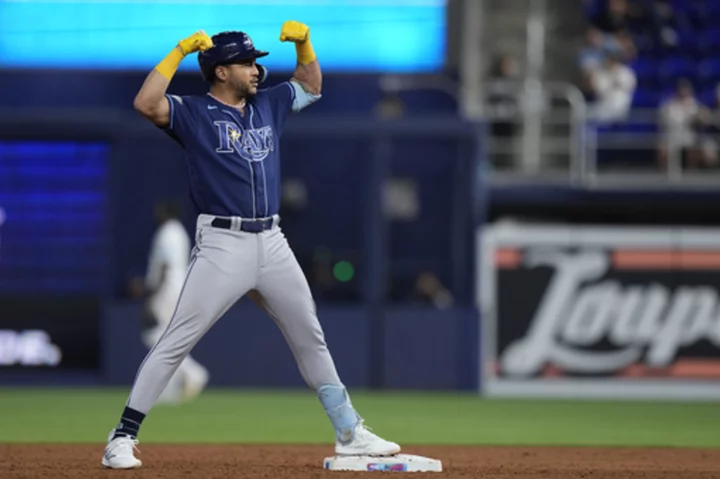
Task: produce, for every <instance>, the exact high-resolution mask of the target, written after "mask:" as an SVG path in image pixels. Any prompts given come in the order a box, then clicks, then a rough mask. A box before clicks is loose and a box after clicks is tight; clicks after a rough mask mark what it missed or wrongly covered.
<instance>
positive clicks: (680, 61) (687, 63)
mask: <svg viewBox="0 0 720 479" xmlns="http://www.w3.org/2000/svg"><path fill="white" fill-rule="evenodd" d="M697 70H698V69H697V64H696V63H695V62H694V61H692V60H690V59H688V58H684V57H670V58H667V59H665V60H662V61H661V62H660V66H659V67H658V76H659V77H660V79H661V80H662V81H664V82H667V81H668V80H670V81H675V80H677V79H679V78H687V79H689V80H695V79H696V78H697Z"/></svg>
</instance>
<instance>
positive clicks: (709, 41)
mask: <svg viewBox="0 0 720 479" xmlns="http://www.w3.org/2000/svg"><path fill="white" fill-rule="evenodd" d="M702 41H703V42H704V45H705V47H706V48H718V47H720V27H717V26H715V27H712V28H710V29H708V30H705V32H704V33H703V34H702Z"/></svg>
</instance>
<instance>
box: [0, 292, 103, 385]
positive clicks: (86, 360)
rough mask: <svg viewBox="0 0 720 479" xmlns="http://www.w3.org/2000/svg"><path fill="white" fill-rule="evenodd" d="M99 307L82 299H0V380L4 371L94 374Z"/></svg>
mask: <svg viewBox="0 0 720 479" xmlns="http://www.w3.org/2000/svg"><path fill="white" fill-rule="evenodd" d="M99 367H100V305H99V302H98V301H97V300H95V299H85V298H70V297H61V298H45V297H40V298H30V297H26V298H20V297H0V374H2V372H3V371H8V370H40V369H61V370H76V371H80V370H85V371H89V370H96V369H99Z"/></svg>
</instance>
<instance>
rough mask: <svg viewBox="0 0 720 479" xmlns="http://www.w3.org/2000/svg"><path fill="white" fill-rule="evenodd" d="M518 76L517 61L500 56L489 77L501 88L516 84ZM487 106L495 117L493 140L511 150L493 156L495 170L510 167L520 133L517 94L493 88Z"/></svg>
mask: <svg viewBox="0 0 720 479" xmlns="http://www.w3.org/2000/svg"><path fill="white" fill-rule="evenodd" d="M519 74H520V68H519V66H518V62H517V61H516V60H515V58H514V57H513V56H512V55H509V54H501V55H498V56H497V57H496V58H495V60H494V61H493V63H492V65H491V67H490V70H489V75H488V77H489V79H490V82H492V83H496V82H497V83H496V84H500V83H502V82H512V81H516V80H517V79H518V77H519ZM488 106H489V108H490V112H491V117H492V122H491V124H490V133H491V135H492V138H493V139H495V140H496V141H498V142H499V143H500V144H501V145H503V146H504V147H507V148H510V151H503V152H501V153H497V154H492V155H491V158H490V160H491V162H492V164H493V165H494V166H510V165H511V164H512V160H513V158H514V154H513V151H514V150H513V148H514V145H515V143H514V140H515V138H516V136H517V132H518V121H519V119H518V98H517V93H515V92H513V91H505V90H503V89H502V88H497V89H495V88H493V87H492V86H491V87H490V92H489V94H488Z"/></svg>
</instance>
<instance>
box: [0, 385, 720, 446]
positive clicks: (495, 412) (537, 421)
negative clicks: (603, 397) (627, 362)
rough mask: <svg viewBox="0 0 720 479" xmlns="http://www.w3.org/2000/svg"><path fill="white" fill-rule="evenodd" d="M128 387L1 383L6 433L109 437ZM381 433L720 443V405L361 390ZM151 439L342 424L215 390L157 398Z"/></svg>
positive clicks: (299, 407) (251, 438)
mask: <svg viewBox="0 0 720 479" xmlns="http://www.w3.org/2000/svg"><path fill="white" fill-rule="evenodd" d="M127 392H128V391H127V389H52V388H48V389H29V388H28V389H17V388H4V389H3V388H0V442H3V443H8V442H14V443H15V442H26V443H27V442H78V443H82V442H85V443H87V442H91V443H101V442H103V441H104V440H105V438H106V436H107V433H108V432H109V430H110V429H111V428H112V427H113V426H114V425H115V423H116V422H117V420H118V419H119V414H120V412H121V411H122V408H123V406H124V403H125V399H126V395H127ZM352 398H353V403H354V404H355V406H356V408H357V409H358V411H359V412H360V414H362V415H363V416H364V417H365V419H366V421H367V423H368V425H369V426H370V427H372V428H373V430H374V431H376V432H377V433H379V434H381V435H383V436H386V437H388V438H390V439H392V440H395V441H397V442H400V443H401V444H405V445H411V444H486V445H588V446H589V445H596V446H597V445H599V446H677V447H720V404H718V403H696V402H695V403H657V402H636V401H633V402H597V401H592V402H591V401H550V400H488V399H481V398H479V397H477V396H475V395H462V394H444V393H414V392H413V393H409V392H408V393H364V392H357V391H356V392H352ZM140 439H141V441H142V442H143V443H145V444H147V443H158V442H164V443H184V442H200V443H229V442H232V443H286V444H292V443H321V444H327V443H329V442H331V441H332V429H331V426H330V423H329V421H328V420H327V418H326V416H325V413H324V412H323V410H322V407H321V406H320V403H319V402H318V401H317V400H316V399H315V397H314V396H313V395H312V393H311V392H310V391H275V392H267V391H237V390H210V391H206V392H205V393H204V394H203V395H202V396H201V397H200V398H199V399H197V400H196V401H195V402H193V403H190V404H186V405H182V406H157V407H155V408H154V409H153V410H152V411H151V413H150V415H149V416H148V418H147V419H146V420H145V423H144V425H143V430H142V432H141V435H140Z"/></svg>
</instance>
